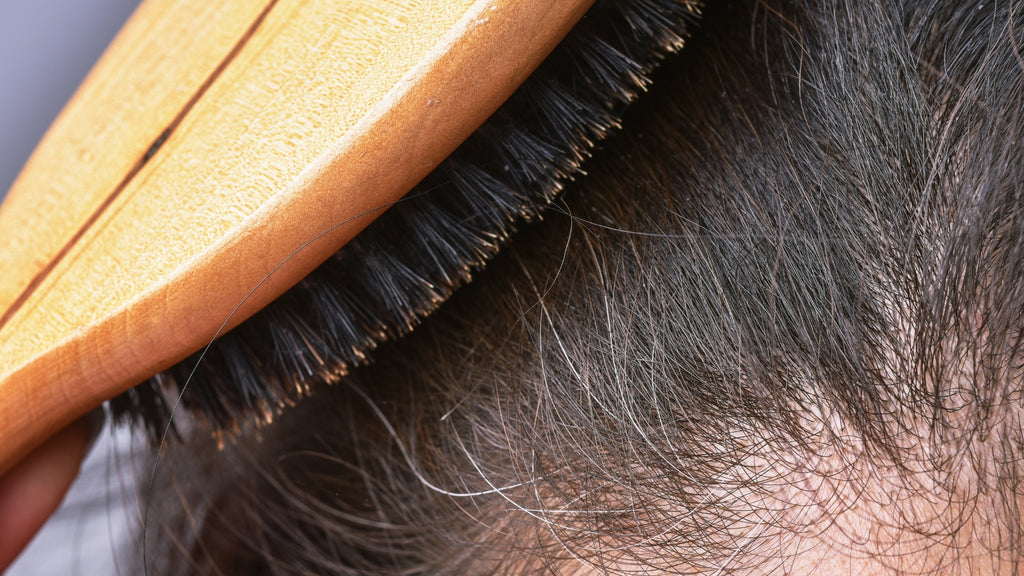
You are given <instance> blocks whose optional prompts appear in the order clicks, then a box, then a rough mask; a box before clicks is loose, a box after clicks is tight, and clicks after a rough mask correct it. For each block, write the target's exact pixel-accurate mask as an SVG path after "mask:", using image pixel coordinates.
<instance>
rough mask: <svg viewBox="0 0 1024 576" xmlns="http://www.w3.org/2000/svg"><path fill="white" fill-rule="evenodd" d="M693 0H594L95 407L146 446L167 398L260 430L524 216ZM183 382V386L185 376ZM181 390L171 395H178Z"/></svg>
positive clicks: (667, 46)
mask: <svg viewBox="0 0 1024 576" xmlns="http://www.w3.org/2000/svg"><path fill="white" fill-rule="evenodd" d="M698 16H699V12H698V2H697V0H598V1H597V2H596V3H595V5H594V6H593V7H592V8H591V9H590V11H589V12H588V13H587V14H586V16H584V18H583V20H582V21H581V22H580V23H579V24H578V25H577V26H576V27H575V28H574V29H573V30H572V32H570V34H569V35H568V36H567V37H566V38H565V40H563V42H562V43H561V44H560V45H559V46H558V48H556V50H555V51H554V52H553V53H552V54H551V55H550V56H549V57H548V59H547V60H546V61H545V62H544V63H543V64H542V65H541V66H540V68H538V69H537V71H536V72H535V73H534V74H533V75H532V76H531V77H530V78H529V79H528V80H527V81H526V82H525V83H524V84H523V85H522V86H521V87H520V88H519V90H517V91H516V93H515V94H514V95H513V96H512V97H511V98H510V99H509V100H508V101H507V102H506V103H505V104H504V105H503V106H502V107H501V108H500V109H499V110H498V111H497V112H496V113H495V114H494V115H493V116H492V117H491V118H489V119H488V120H487V121H486V122H485V123H484V124H483V125H482V126H481V127H480V128H479V129H478V130H477V131H476V132H475V133H474V134H473V135H472V136H471V137H470V138H469V139H468V140H466V142H465V143H463V144H462V145H461V146H460V147H459V148H458V149H457V150H456V151H455V152H454V153H453V154H452V155H451V156H450V157H449V158H448V159H447V160H445V162H444V163H442V164H441V165H440V166H439V167H438V168H437V169H435V170H434V172H432V173H431V174H430V175H429V176H428V177H427V178H426V179H424V180H423V182H421V183H420V184H419V185H418V186H417V187H416V188H415V189H413V190H412V191H411V192H410V193H409V194H408V195H407V196H406V197H405V198H404V199H403V200H402V201H401V202H399V203H397V204H396V205H395V206H393V207H392V208H390V209H389V210H388V211H387V212H386V213H384V214H383V215H382V216H381V217H380V218H378V219H377V220H376V221H375V222H374V223H373V224H371V225H370V226H369V227H368V228H367V229H366V230H364V231H363V232H362V233H361V234H360V235H359V236H358V237H357V238H356V239H355V240H353V241H352V242H351V243H349V244H348V245H346V246H345V247H343V248H342V249H341V250H339V251H338V252H337V253H336V254H335V255H334V256H332V257H331V258H329V259H328V260H327V261H326V262H325V263H324V264H322V265H321V266H320V267H319V268H317V269H316V270H315V271H314V272H313V273H311V274H310V275H309V276H308V277H307V278H306V279H304V280H302V281H301V282H300V283H299V284H297V285H296V286H295V287H293V288H292V289H291V290H289V291H288V292H287V293H285V294H284V295H283V296H282V297H281V298H279V299H278V300H276V301H275V302H273V303H272V304H270V305H269V306H267V308H265V309H264V310H263V311H261V312H260V313H258V314H257V315H255V316H253V317H252V318H250V319H249V320H247V321H245V322H244V323H242V324H241V325H240V326H239V327H237V328H236V329H234V330H233V331H232V332H230V333H228V334H226V335H224V336H223V337H221V338H219V339H218V340H217V341H215V342H214V343H213V344H212V345H211V346H210V347H209V349H208V350H207V351H206V353H205V355H203V356H202V358H200V355H199V353H197V354H196V355H193V356H192V357H190V358H188V359H186V360H184V361H183V362H181V363H179V364H178V365H176V366H174V367H173V368H171V369H170V370H167V371H166V372H163V373H161V374H158V375H157V376H155V377H154V378H152V379H150V380H149V381H147V382H145V383H143V384H141V385H140V386H138V387H136V388H134V389H132V390H130V391H128V392H126V393H125V394H123V395H121V396H119V397H118V398H115V399H114V400H112V401H111V407H112V409H113V412H114V413H115V414H116V415H118V416H119V417H120V418H121V419H130V420H137V421H139V422H141V423H142V424H143V425H144V426H145V428H146V429H147V431H148V433H149V435H150V437H151V438H153V439H158V438H159V437H160V436H161V435H162V434H163V430H164V428H165V426H167V423H168V422H169V419H170V416H171V411H170V407H171V406H172V405H174V404H175V403H177V400H176V399H177V398H180V402H181V405H182V406H183V407H184V408H185V409H187V410H188V411H189V412H190V413H192V414H194V415H198V416H200V417H203V418H204V419H206V420H208V421H209V422H210V423H211V424H212V425H213V426H214V427H215V428H216V429H218V430H222V431H231V430H235V429H237V428H239V427H245V426H248V425H250V424H256V425H259V424H262V423H264V422H266V421H268V420H269V419H271V418H272V417H273V415H274V414H276V413H277V411H279V410H280V409H281V408H283V407H285V406H287V405H289V404H290V403H292V402H293V401H294V400H296V399H297V398H299V397H302V396H303V395H305V394H306V393H308V391H309V390H310V388H311V387H313V386H316V385H320V384H324V383H329V382H331V381H333V380H335V379H337V378H338V377H339V376H341V375H343V374H345V373H346V372H347V371H348V370H349V369H351V368H353V367H355V366H358V365H360V364H363V363H366V362H368V361H369V359H370V356H371V354H372V352H373V350H374V349H375V348H376V347H377V346H378V345H379V344H380V343H382V342H384V341H386V340H389V339H395V338H399V337H401V336H403V335H404V334H407V333H408V332H409V331H410V330H412V329H413V327H414V326H415V325H416V324H418V323H419V322H420V321H422V320H423V318H425V317H426V316H428V315H429V314H430V313H431V312H433V311H434V310H436V309H437V307H438V306H440V305H441V304H442V303H443V302H444V301H445V300H446V299H447V298H448V297H449V296H450V295H451V294H452V293H453V292H454V291H455V290H456V289H457V288H458V287H460V286H462V285H464V284H466V283H467V282H469V281H470V279H471V277H472V276H473V274H474V273H475V272H477V271H478V270H480V269H481V268H483V267H484V266H485V265H486V263H487V262H488V261H489V260H490V259H491V258H492V257H493V256H494V255H495V254H496V253H497V252H498V251H499V250H500V249H501V247H502V246H503V245H504V244H505V243H506V241H507V240H508V238H509V236H510V235H511V234H512V233H514V231H515V229H516V226H517V225H518V224H520V223H522V222H527V221H530V220H531V219H534V218H537V217H538V216H539V215H540V214H541V212H542V211H543V210H544V209H545V207H547V206H548V205H549V204H550V203H551V202H552V201H553V200H554V198H555V197H556V196H557V195H558V193H559V192H560V191H561V189H562V187H563V185H564V184H565V183H566V182H567V181H569V180H571V179H572V178H573V177H574V176H576V175H578V174H580V173H581V166H582V164H583V162H584V161H585V160H586V159H587V158H588V157H589V156H590V154H591V151H592V150H593V148H594V146H595V145H597V144H598V143H599V142H600V141H601V140H603V139H604V138H605V137H606V136H607V135H608V134H609V133H610V132H611V131H613V130H615V129H616V128H617V127H618V119H619V118H620V117H621V114H622V112H623V110H624V108H625V107H626V106H627V105H628V104H629V103H630V102H632V101H633V100H634V99H635V98H636V97H637V96H638V94H640V93H641V92H642V91H643V89H644V88H645V86H646V85H647V83H648V76H647V75H648V74H649V73H650V72H651V71H652V70H653V68H654V67H655V66H656V64H657V63H658V62H659V61H660V60H662V59H663V58H664V57H665V56H666V55H668V54H670V53H673V52H675V51H677V50H678V49H679V48H681V47H682V44H683V39H684V38H685V36H686V34H687V27H688V26H691V25H693V24H694V22H695V21H696V19H697V18H698ZM190 375H191V376H190ZM186 384H187V385H186Z"/></svg>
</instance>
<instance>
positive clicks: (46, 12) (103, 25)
mask: <svg viewBox="0 0 1024 576" xmlns="http://www.w3.org/2000/svg"><path fill="white" fill-rule="evenodd" d="M138 3H139V1H138V0H0V83H2V84H0V191H2V192H0V195H2V194H6V193H7V190H8V189H9V188H10V187H11V183H12V182H13V181H14V177H15V176H16V175H17V174H18V171H19V170H21V166H22V165H23V164H24V163H25V160H27V159H28V155H29V153H30V152H32V149H33V148H35V145H36V142H38V141H39V139H40V138H41V137H42V135H43V132H45V131H46V127H47V126H49V125H50V122H52V121H53V119H54V118H55V117H56V116H57V112H59V111H60V109H61V108H62V107H63V106H64V102H66V101H67V100H68V98H70V97H71V94H72V93H73V92H74V91H75V88H76V87H78V84H79V83H80V82H81V81H82V78H84V77H85V74H86V72H88V70H89V68H91V67H92V64H93V62H95V61H96V59H97V58H99V56H100V54H101V53H102V52H103V49H104V47H106V45H107V43H108V42H110V39H111V38H113V36H114V34H115V33H116V32H117V30H118V29H120V28H121V24H123V23H124V21H125V20H126V19H127V18H128V15H129V14H131V11H132V10H133V9H134V8H135V6H136V5H138ZM0 232H2V231H0Z"/></svg>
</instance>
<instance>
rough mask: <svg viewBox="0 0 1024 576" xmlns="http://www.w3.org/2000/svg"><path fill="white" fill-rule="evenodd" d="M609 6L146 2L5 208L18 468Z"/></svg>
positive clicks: (471, 123) (297, 267) (261, 298)
mask: <svg viewBox="0 0 1024 576" xmlns="http://www.w3.org/2000/svg"><path fill="white" fill-rule="evenodd" d="M591 4H592V0H568V1H565V2H555V3H552V2H549V1H548V0H426V1H415V2H385V3H379V2H368V1H363V0H353V1H346V2H336V1H334V0H312V1H308V2H288V1H280V2H279V1H277V0H270V1H268V2H260V3H258V4H257V5H256V6H250V7H248V8H245V9H243V7H240V8H238V9H234V8H225V7H223V6H222V5H220V4H216V5H210V3H208V2H202V1H201V0H183V1H176V2H164V1H163V0H150V1H149V2H146V3H145V4H144V5H143V6H142V7H140V8H139V10H138V11H137V12H136V14H135V16H134V17H133V18H132V20H131V21H130V22H129V24H128V25H127V26H126V28H125V30H124V31H123V32H122V33H121V34H120V35H119V36H118V39H117V40H115V42H114V43H113V45H112V47H111V48H110V50H109V51H108V52H107V54H106V55H105V56H104V58H103V59H102V60H101V62H100V64H99V65H98V66H97V67H96V69H95V70H94V72H93V73H91V74H90V77H89V79H88V80H87V81H86V83H85V84H84V85H83V87H82V89H81V90H80V91H79V92H78V93H77V94H76V95H75V97H74V98H73V100H72V101H71V103H69V105H68V106H67V108H66V109H65V111H64V112H63V113H62V114H61V117H60V119H59V120H58V121H57V123H56V124H55V125H54V127H53V128H52V129H51V130H50V131H49V133H48V135H47V137H46V138H45V139H44V141H43V143H42V144H41V145H40V147H39V148H38V149H37V151H36V152H35V153H34V154H33V157H32V159H31V160H30V161H29V163H28V165H27V166H26V168H25V170H24V171H23V172H22V174H21V176H19V178H18V180H17V182H16V183H15V187H14V189H13V190H12V192H11V193H10V195H9V196H8V198H7V201H6V202H5V203H4V205H3V207H2V209H0V230H2V231H3V233H2V234H0V268H2V269H3V270H4V271H5V274H4V276H3V277H2V278H0V436H3V437H4V438H5V440H6V441H5V442H4V443H3V444H2V445H0V473H2V471H3V470H4V469H6V468H7V467H8V466H10V465H11V464H13V462H15V461H17V460H18V459H19V458H20V457H22V456H24V455H25V454H27V453H28V451H29V450H30V449H31V448H32V447H33V446H37V445H39V444H40V443H41V442H42V441H43V439H45V438H46V437H48V436H50V435H51V434H53V433H54V432H55V431H56V430H58V429H60V428H61V427H63V426H65V425H67V424H68V423H70V422H71V421H72V420H74V419H75V418H77V417H78V416H81V415H82V414H84V413H85V412H87V411H89V410H91V409H93V408H94V407H96V406H98V405H99V404H100V403H102V402H103V401H105V400H107V399H109V398H111V397H113V396H114V395H116V394H118V393H120V392H122V391H124V390H125V389H127V388H129V387H131V386H133V385H135V384H136V383H138V382H139V381H141V380H143V379H145V378H147V377H149V376H151V375H152V374H154V373H155V372H157V371H159V370H161V369H164V368H167V367H169V366H171V365H173V364H174V362H176V361H178V360H180V359H182V358H184V357H186V356H187V355H188V354H190V353H192V352H193V351H195V350H196V349H198V348H200V347H202V346H205V345H206V344H207V343H208V342H209V341H210V340H211V339H212V338H214V337H216V336H217V335H219V334H222V333H223V332H224V331H225V330H228V329H230V328H231V327H233V326H235V325H237V324H238V323H239V322H241V321H242V320H243V319H245V318H246V317H248V316H250V315H251V314H253V313H254V312H256V311H257V310H259V309H260V308H262V307H263V306H265V305H266V304H267V303H268V302H270V301H271V300H273V299H274V298H276V297H277V296H279V295H281V294H282V293H283V292H284V291H285V290H287V289H288V288H290V287H291V286H293V285H294V284H295V282H297V281H299V280H300V279H301V278H302V277H304V276H305V275H307V274H308V273H309V272H310V271H312V270H313V269H314V268H315V267H316V266H317V265H318V264H320V263H322V262H323V261H324V260H325V259H327V258H328V257H329V256H330V255H331V254H333V253H334V252H335V251H336V250H337V249H338V248H339V247H340V246H341V245H343V244H344V243H345V242H346V241H348V240H349V239H351V237H353V236H354V235H355V234H356V233H357V232H359V231H360V230H361V229H362V228H364V227H365V226H366V224H368V223H369V222H370V221H371V220H372V218H373V217H374V216H376V215H379V214H380V213H382V212H383V211H384V209H385V208H386V207H388V206H389V205H390V204H391V203H393V202H395V201H396V200H398V199H399V198H401V196H402V195H403V194H405V193H406V192H408V190H409V189H411V188H412V187H413V186H414V185H415V184H416V183H417V182H419V181H420V180H422V179H423V177H424V176H426V175H427V174H428V173H429V172H430V170H432V169H433V168H434V167H436V166H437V165H438V164H439V163H440V162H441V161H442V160H443V159H444V158H445V157H446V156H447V155H448V154H449V153H450V152H451V151H452V150H454V149H455V147H456V146H458V144H459V143H461V142H462V141H463V140H465V138H466V137H468V136H469V134H471V133H472V131H473V130H474V129H475V128H476V127H478V126H479V125H480V123H481V122H483V121H484V120H485V119H486V118H487V117H488V116H490V114H492V113H493V112H494V110H496V109H497V107H498V106H499V105H500V104H501V103H502V102H504V101H505V100H506V99H507V98H508V96H509V95H511V94H512V92H513V91H514V90H515V88H516V87H518V86H519V85H520V84H521V83H522V82H523V81H524V80H525V79H526V78H527V77H528V76H529V74H530V72H532V71H533V70H534V69H535V68H536V66H537V65H539V64H540V63H541V61H542V60H543V59H544V57H545V56H547V55H548V54H549V53H550V52H551V50H552V49H554V47H555V46H556V45H557V43H558V42H559V41H560V40H561V39H562V38H564V36H565V34H567V33H568V32H569V30H570V29H571V28H572V26H573V24H574V23H575V22H577V21H578V20H579V18H580V17H582V15H583V13H584V12H585V11H586V9H587V8H588V7H589V6H590V5H591ZM194 37H198V38H194ZM211 39H212V40H211ZM510 52H512V53H515V54H516V58H509V56H508V55H509V53H510Z"/></svg>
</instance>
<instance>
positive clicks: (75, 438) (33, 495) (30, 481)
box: [0, 415, 102, 572]
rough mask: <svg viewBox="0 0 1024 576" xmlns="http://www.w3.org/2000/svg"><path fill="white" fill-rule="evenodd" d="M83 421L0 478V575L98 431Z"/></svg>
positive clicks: (92, 421)
mask: <svg viewBox="0 0 1024 576" xmlns="http://www.w3.org/2000/svg"><path fill="white" fill-rule="evenodd" d="M97 420H98V419H97V417H96V416H94V415H89V416H85V417H83V418H81V419H79V420H77V421H76V422H74V423H73V424H71V425H70V426H68V427H67V428H65V429H64V430H61V431H60V432H58V433H57V434H56V435H55V436H53V437H52V438H50V439H49V440H47V441H46V442H45V443H43V445H41V446H40V447H39V448H37V449H36V450H35V451H34V452H32V453H31V454H29V455H28V457H26V458H25V459H24V460H22V461H21V462H19V463H18V464H16V465H15V466H14V467H13V468H11V470H10V471H9V472H8V473H7V474H6V475H4V476H3V477H2V478H0V572H2V571H4V570H6V569H7V567H8V566H10V565H11V563H13V562H14V559H15V558H17V556H18V554H20V553H21V551H22V550H23V549H24V548H25V546H26V545H28V543H29V542H30V541H31V540H32V537H33V536H35V533H36V532H38V531H39V529H40V528H41V527H42V525H43V524H44V523H45V522H46V519H47V518H49V517H50V515H51V514H53V512H54V510H56V509H57V506H58V505H59V504H60V502H61V500H63V498H64V494H65V493H66V492H67V490H68V488H69V487H70V486H71V482H72V481H73V480H74V479H75V476H76V475H77V474H78V469H79V467H80V466H81V464H82V459H83V458H85V454H86V452H87V451H88V448H89V445H90V444H91V441H92V439H93V438H94V437H95V434H97V433H98V432H99V428H101V427H102V426H101V423H102V420H101V419H100V420H99V422H97Z"/></svg>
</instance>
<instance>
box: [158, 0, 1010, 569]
mask: <svg viewBox="0 0 1024 576" xmlns="http://www.w3.org/2000/svg"><path fill="white" fill-rule="evenodd" d="M710 8H711V14H709V15H708V16H707V18H706V20H707V22H706V24H705V28H704V29H703V31H702V32H701V33H699V34H698V38H696V39H695V40H694V42H693V43H692V44H691V45H690V46H689V47H688V48H687V50H685V51H684V54H682V55H681V56H680V57H678V58H677V59H675V60H674V61H673V62H672V63H671V64H670V65H669V66H668V68H667V69H665V70H663V71H661V72H660V73H659V74H658V75H657V76H656V78H655V83H654V88H653V89H652V90H651V93H650V94H649V95H647V96H645V97H644V98H643V99H642V100H641V103H640V105H639V106H636V107H635V108H634V109H632V110H631V111H630V112H629V114H628V115H627V117H626V119H625V120H624V122H623V124H624V131H623V133H622V134H621V135H619V136H617V137H616V138H615V139H613V140H612V141H611V142H610V143H609V145H608V146H607V148H606V149H605V150H604V151H602V152H601V153H600V154H599V156H598V157H597V158H596V159H595V161H594V162H592V163H591V164H590V166H592V168H591V169H590V174H589V175H588V176H587V177H586V178H583V179H581V180H580V181H579V182H577V183H576V184H575V186H574V187H573V189H571V190H570V191H569V193H568V195H567V196H566V199H565V202H564V204H562V205H561V207H560V209H559V210H556V211H555V212H553V213H552V212H549V213H548V215H546V216H545V220H544V221H543V222H540V223H537V224H535V225H531V226H530V227H529V228H528V229H527V230H525V231H524V232H522V233H521V234H520V235H519V236H517V237H516V239H515V240H514V242H513V244H512V246H511V247H510V248H509V249H508V250H506V252H505V253H503V254H502V255H501V256H500V257H499V258H498V259H497V261H495V262H494V263H493V264H492V265H491V266H490V267H489V268H488V270H487V271H486V272H485V273H483V274H482V275H481V276H480V278H479V279H478V280H476V281H474V283H473V284H472V285H470V286H469V287H467V288H465V289H463V290H462V291H461V292H460V293H459V294H457V295H456V296H455V297H454V299H453V300H452V301H451V302H449V303H447V304H446V305H445V306H444V307H443V308H442V310H441V311H439V312H438V313H437V315H436V316H435V317H432V318H431V319H430V320H429V321H427V322H426V323H424V324H423V325H422V326H421V327H420V328H418V329H417V330H416V331H415V332H414V333H413V334H411V335H410V336H409V337H407V338H406V339H404V340H402V341H399V342H396V343H390V344H386V345H384V346H383V347H382V348H381V349H380V350H379V351H378V353H377V360H376V364H375V365H373V366H369V367H367V368H365V369H361V370H356V371H354V372H353V373H352V374H351V375H349V376H346V377H345V378H343V379H342V380H341V382H340V383H339V384H338V385H336V386H334V387H331V388H328V389H324V390H319V391H317V392H316V394H315V395H314V396H313V397H311V398H309V399H308V400H306V401H303V402H302V403H301V404H300V405H299V406H296V407H295V409H294V410H291V411H289V412H288V413H286V414H285V415H284V417H283V418H281V419H280V420H279V421H278V422H275V424H274V426H273V427H271V428H268V429H266V430H262V431H259V432H258V434H259V435H260V438H258V439H257V438H255V437H252V438H242V439H241V440H240V442H239V444H238V445H235V446H229V447H227V448H226V449H225V450H224V451H223V452H220V453H214V451H213V450H212V449H211V450H209V452H210V453H209V454H206V455H205V456H203V457H201V458H198V462H196V463H194V464H192V465H191V467H190V466H187V465H186V464H187V463H188V462H192V461H194V459H196V452H195V450H196V449H195V448H194V447H193V448H190V449H189V450H188V452H189V453H188V454H180V455H172V456H170V458H171V459H172V461H173V465H165V466H163V468H162V470H163V472H162V474H161V477H160V479H159V480H160V482H159V486H157V487H156V489H155V492H154V493H153V494H151V495H149V497H150V498H153V499H154V501H155V502H159V499H160V498H165V497H166V496H167V494H171V493H173V491H178V493H179V494H181V497H180V499H177V498H175V499H171V500H168V501H167V502H166V503H164V504H160V506H162V507H165V508H166V509H167V510H166V512H168V513H169V514H170V516H168V517H167V518H164V517H163V516H155V517H159V518H162V519H161V520H159V521H157V520H154V521H152V522H150V524H149V525H148V526H147V527H146V535H145V541H146V545H147V546H148V548H149V550H151V551H152V552H153V553H154V554H153V556H151V558H155V560H153V562H154V566H155V565H156V564H159V565H160V571H159V573H161V574H173V573H176V572H192V571H205V572H208V573H214V574H229V573H246V574H264V573H265V574H292V573H295V574H300V573H325V572H330V573H337V574H381V575H383V574H459V573H465V574H472V573H495V574H520V573H552V574H554V573H558V574H577V573H578V574H582V573H588V572H597V573H604V572H607V573H650V572H651V571H664V572H666V573H750V574H761V573H784V572H787V571H791V572H795V573H804V572H806V571H808V570H811V569H814V570H818V571H820V570H823V569H825V568H829V567H832V568H836V569H840V570H843V571H847V572H848V571H851V570H854V569H856V570H859V571H866V572H868V573H870V572H871V571H872V570H874V571H891V572H899V573H903V572H905V573H919V572H928V571H953V570H957V569H959V570H964V571H969V572H988V571H991V572H996V571H999V570H1006V571H1007V572H1011V571H1012V572H1013V573H1016V570H1017V568H1016V567H1017V564H1018V562H1019V561H1020V558H1021V552H1022V551H1021V545H1022V526H1021V520H1020V519H1021V514H1020V513H1019V510H1020V504H1021V503H1022V502H1024V500H1022V486H1021V482H1020V478H1021V472H1022V466H1021V462H1020V456H1019V454H1021V453H1024V451H1022V433H1021V430H1022V429H1024V427H1022V425H1021V414H1022V405H1021V402H1022V386H1021V382H1022V380H1021V374H1022V372H1021V349H1020V347H1021V329H1022V323H1021V314H1022V312H1024V283H1022V282H1020V281H1019V280H1020V271H1021V270H1024V220H1022V215H1024V197H1022V196H1024V162H1022V160H1021V157H1020V154H1019V148H1020V144H1021V142H1024V139H1022V122H1021V117H1020V116H1021V114H1022V113H1024V86H1022V80H1024V60H1022V58H1021V51H1020V49H1019V46H1021V45H1024V6H1016V5H1014V4H1013V3H1012V2H999V3H992V4H985V5H983V6H976V5H973V4H972V5H970V6H967V5H963V6H951V5H949V3H940V2H920V1H914V0H906V1H904V2H882V1H879V2H853V1H852V0H851V1H842V0H832V1H830V0H822V1H821V2H767V1H762V2H750V3H744V5H743V6H737V7H735V8H733V7H730V6H729V5H727V3H722V5H721V6H716V5H712V6H711V7H710ZM741 21H745V22H746V23H745V24H738V22H741ZM284 353H287V351H284ZM256 434H257V433H255V432H254V434H253V435H254V436H255V435H256ZM201 442H202V441H201V439H196V440H194V443H201ZM211 462H217V463H219V462H223V463H224V464H223V465H221V464H216V465H214V464H211ZM202 467H210V468H211V469H210V470H206V475H203V474H200V473H201V472H202V470H201V468H202ZM158 511H160V512H162V511H164V510H158ZM182 511H185V512H187V515H188V519H189V521H188V522H186V521H185V520H184V519H183V518H182V517H181V516H180V515H181V512H182ZM175 513H177V514H178V516H177V517H176V516H175ZM192 522H195V524H193V523H192ZM168 534H173V537H168ZM836 558H841V559H842V560H837V559H836ZM839 562H843V563H842V564H839ZM199 568H201V569H202V570H199Z"/></svg>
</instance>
